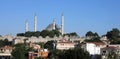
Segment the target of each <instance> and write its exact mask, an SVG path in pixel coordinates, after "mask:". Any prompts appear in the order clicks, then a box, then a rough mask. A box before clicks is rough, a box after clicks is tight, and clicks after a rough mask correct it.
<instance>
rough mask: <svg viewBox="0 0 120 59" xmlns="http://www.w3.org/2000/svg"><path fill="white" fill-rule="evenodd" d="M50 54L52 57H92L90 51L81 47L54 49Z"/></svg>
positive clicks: (58, 58)
mask: <svg viewBox="0 0 120 59" xmlns="http://www.w3.org/2000/svg"><path fill="white" fill-rule="evenodd" d="M50 55H51V56H50V59H90V55H89V53H88V52H87V51H85V50H83V49H81V48H74V49H69V50H63V51H60V50H54V51H52V52H51V54H50Z"/></svg>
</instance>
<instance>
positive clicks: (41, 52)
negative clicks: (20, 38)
mask: <svg viewBox="0 0 120 59" xmlns="http://www.w3.org/2000/svg"><path fill="white" fill-rule="evenodd" d="M30 47H33V49H34V50H33V51H29V52H28V59H35V58H36V57H37V58H47V57H48V53H49V52H48V50H47V49H42V48H41V47H40V46H39V45H36V44H32V43H30Z"/></svg>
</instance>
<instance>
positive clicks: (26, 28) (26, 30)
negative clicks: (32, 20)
mask: <svg viewBox="0 0 120 59" xmlns="http://www.w3.org/2000/svg"><path fill="white" fill-rule="evenodd" d="M25 32H28V19H26V23H25Z"/></svg>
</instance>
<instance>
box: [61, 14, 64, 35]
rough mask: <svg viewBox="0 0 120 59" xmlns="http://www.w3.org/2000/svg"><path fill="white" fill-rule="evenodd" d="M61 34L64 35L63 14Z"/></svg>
mask: <svg viewBox="0 0 120 59" xmlns="http://www.w3.org/2000/svg"><path fill="white" fill-rule="evenodd" d="M61 34H62V35H63V34H64V15H63V13H62V19H61Z"/></svg>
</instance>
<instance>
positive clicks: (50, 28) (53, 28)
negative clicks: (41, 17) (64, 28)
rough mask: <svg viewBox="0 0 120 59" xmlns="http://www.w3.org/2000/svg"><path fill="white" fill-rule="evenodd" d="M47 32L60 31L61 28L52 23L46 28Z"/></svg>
mask: <svg viewBox="0 0 120 59" xmlns="http://www.w3.org/2000/svg"><path fill="white" fill-rule="evenodd" d="M45 30H48V31H52V30H59V31H60V27H59V26H58V25H57V24H55V25H54V23H51V24H49V25H48V26H47V27H46V29H45Z"/></svg>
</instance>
